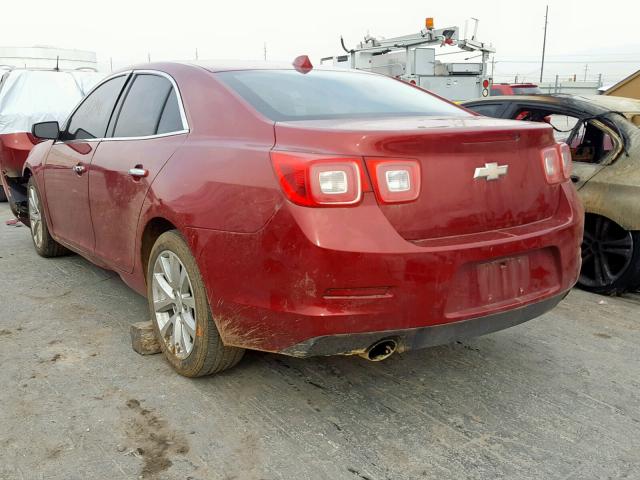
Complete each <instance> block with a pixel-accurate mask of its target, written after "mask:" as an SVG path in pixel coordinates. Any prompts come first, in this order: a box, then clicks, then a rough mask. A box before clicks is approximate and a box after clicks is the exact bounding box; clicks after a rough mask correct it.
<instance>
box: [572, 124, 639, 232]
mask: <svg viewBox="0 0 640 480" xmlns="http://www.w3.org/2000/svg"><path fill="white" fill-rule="evenodd" d="M631 140H632V141H631V142H630V148H629V156H627V155H626V154H625V153H624V152H623V153H621V154H620V156H619V157H618V159H617V160H616V161H615V162H614V163H612V164H610V165H607V166H605V167H603V168H602V169H601V170H600V171H599V172H598V173H596V174H595V175H594V176H593V177H592V178H591V179H590V180H589V181H588V182H587V183H586V184H585V185H584V186H583V187H582V188H581V189H580V190H579V192H578V193H579V196H580V199H581V200H582V203H583V205H584V209H585V211H586V212H587V213H595V214H598V215H602V216H604V217H607V218H609V219H611V220H613V221H614V222H616V223H617V224H619V225H620V226H622V227H623V228H625V229H626V230H640V202H638V199H639V198H640V133H637V134H635V135H634V137H633V138H632V139H631Z"/></svg>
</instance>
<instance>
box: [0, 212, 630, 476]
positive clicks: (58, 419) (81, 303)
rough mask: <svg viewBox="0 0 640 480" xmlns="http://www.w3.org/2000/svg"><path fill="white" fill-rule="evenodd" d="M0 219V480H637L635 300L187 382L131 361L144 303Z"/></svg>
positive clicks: (142, 360) (570, 305) (250, 360)
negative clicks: (395, 351)
mask: <svg viewBox="0 0 640 480" xmlns="http://www.w3.org/2000/svg"><path fill="white" fill-rule="evenodd" d="M9 218H11V215H10V213H9V210H8V208H7V206H6V204H0V219H2V223H1V224H0V271H1V272H2V273H1V275H2V277H1V280H0V304H1V305H2V315H1V316H0V479H2V480H8V479H52V480H53V479H60V480H72V479H82V480H85V479H113V480H115V479H130V478H133V479H135V478H144V479H153V478H158V479H165V478H166V479H200V480H202V479H227V480H231V479H238V480H242V479H265V480H270V479H296V480H298V479H346V480H362V479H370V480H379V479H380V480H383V479H423V478H424V479H431V478H433V479H439V480H441V479H455V480H460V479H498V478H505V479H536V480H538V479H564V480H569V479H575V480H582V479H599V478H602V479H604V478H607V479H612V478H620V479H622V478H626V479H636V478H640V300H638V299H639V298H640V297H638V296H633V295H631V296H628V297H626V298H606V297H600V296H596V295H591V294H588V293H585V292H582V291H578V290H576V291H574V292H572V293H571V294H570V295H569V297H567V299H566V300H565V301H563V302H562V303H561V304H560V306H559V307H558V308H556V309H555V310H553V311H552V312H550V313H548V314H546V315H545V316H543V317H541V318H540V319H537V320H534V321H531V322H528V323H526V324H524V325H521V326H518V327H514V328H512V329H509V330H505V331H503V332H499V333H495V334H492V335H489V336H486V337H481V338H477V339H474V340H472V341H467V342H463V343H458V344H454V345H450V346H443V347H438V348H431V349H427V350H422V351H416V352H411V353H406V354H402V355H397V356H394V357H392V358H390V359H389V360H388V361H386V362H383V363H369V362H366V361H365V360H362V359H360V358H345V357H336V358H317V359H309V360H300V359H294V358H288V357H284V356H278V355H272V354H264V353H249V354H248V355H246V356H245V358H244V360H243V361H242V362H241V363H240V365H239V366H238V367H236V368H235V369H233V370H231V371H229V372H227V373H224V374H221V375H218V376H215V377H209V378H202V379H197V380H190V379H186V378H182V377H179V376H178V375H176V374H175V373H174V372H173V371H172V370H171V368H170V367H169V366H168V364H167V363H166V362H165V361H164V358H163V357H162V356H161V355H153V356H147V357H142V356H140V355H138V354H136V353H135V352H133V350H132V349H131V346H130V339H129V325H130V324H131V323H134V322H137V321H141V320H145V319H146V318H147V309H146V308H147V307H146V303H145V300H144V299H143V298H141V297H139V296H138V295H136V294H135V293H133V292H132V291H131V290H129V289H128V288H127V287H126V286H125V285H124V284H123V283H122V282H121V281H120V280H119V278H118V277H117V276H115V275H114V274H113V273H111V272H107V271H104V270H101V269H98V268H96V267H94V266H92V265H91V264H90V263H88V262H87V261H85V260H83V259H82V258H80V257H78V256H71V257H65V258H60V259H54V260H45V259H42V258H40V257H38V256H37V255H36V253H35V251H34V250H33V247H32V245H31V241H30V238H29V232H28V230H27V228H26V227H14V226H6V225H5V224H4V220H6V219H9Z"/></svg>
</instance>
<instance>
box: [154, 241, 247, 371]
mask: <svg viewBox="0 0 640 480" xmlns="http://www.w3.org/2000/svg"><path fill="white" fill-rule="evenodd" d="M185 273H186V275H185ZM172 277H173V278H172ZM175 280H177V281H175ZM178 292H179V293H180V295H178ZM147 298H148V302H149V311H150V314H151V323H152V324H153V329H154V331H155V334H156V338H157V339H158V341H159V343H160V346H161V348H162V351H163V353H164V355H165V357H166V359H167V360H168V361H169V363H170V364H171V366H172V367H173V368H174V369H175V370H176V371H177V372H178V373H179V374H180V375H184V376H185V377H201V376H204V375H211V374H214V373H219V372H222V371H223V370H227V369H229V368H231V367H233V366H234V365H236V364H237V363H238V362H239V361H240V359H241V358H242V356H243V355H244V349H242V348H237V347H227V346H225V345H224V344H223V343H222V339H221V338H220V333H219V332H218V329H217V327H216V324H215V322H214V321H213V315H212V314H211V308H210V307H209V302H208V300H207V293H206V290H205V287H204V283H203V281H202V277H201V276H200V271H199V269H198V266H197V265H196V261H195V259H194V258H193V255H192V254H191V251H190V250H189V246H188V245H187V243H186V242H185V240H184V239H183V238H182V235H180V233H179V232H178V231H177V230H171V231H168V232H165V233H163V234H162V235H160V237H158V239H157V240H156V243H155V244H154V246H153V248H152V249H151V255H150V258H149V264H148V266H147ZM185 333H186V336H185Z"/></svg>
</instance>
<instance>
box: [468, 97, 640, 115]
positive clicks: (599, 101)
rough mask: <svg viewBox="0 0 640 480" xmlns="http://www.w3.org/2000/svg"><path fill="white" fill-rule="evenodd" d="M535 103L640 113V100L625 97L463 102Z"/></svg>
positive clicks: (484, 99)
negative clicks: (589, 106) (575, 105)
mask: <svg viewBox="0 0 640 480" xmlns="http://www.w3.org/2000/svg"><path fill="white" fill-rule="evenodd" d="M491 101H493V102H504V101H507V102H534V103H553V104H564V105H569V104H571V103H574V104H580V103H582V104H583V105H584V104H589V105H591V106H595V107H597V108H599V109H602V110H607V111H612V110H613V111H617V112H625V113H626V112H640V100H635V99H633V98H625V97H610V96H606V95H501V96H497V97H485V98H482V99H477V100H470V101H468V102H463V105H466V104H469V103H478V104H479V103H489V102H491Z"/></svg>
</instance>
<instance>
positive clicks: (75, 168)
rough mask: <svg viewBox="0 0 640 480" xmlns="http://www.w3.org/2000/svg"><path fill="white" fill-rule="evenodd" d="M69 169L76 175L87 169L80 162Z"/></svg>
mask: <svg viewBox="0 0 640 480" xmlns="http://www.w3.org/2000/svg"><path fill="white" fill-rule="evenodd" d="M71 169H72V170H73V171H74V172H76V173H77V174H78V175H82V174H83V173H84V172H85V171H86V170H87V168H86V167H85V166H84V165H82V164H80V163H79V164H78V165H74V166H73V167H71Z"/></svg>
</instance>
